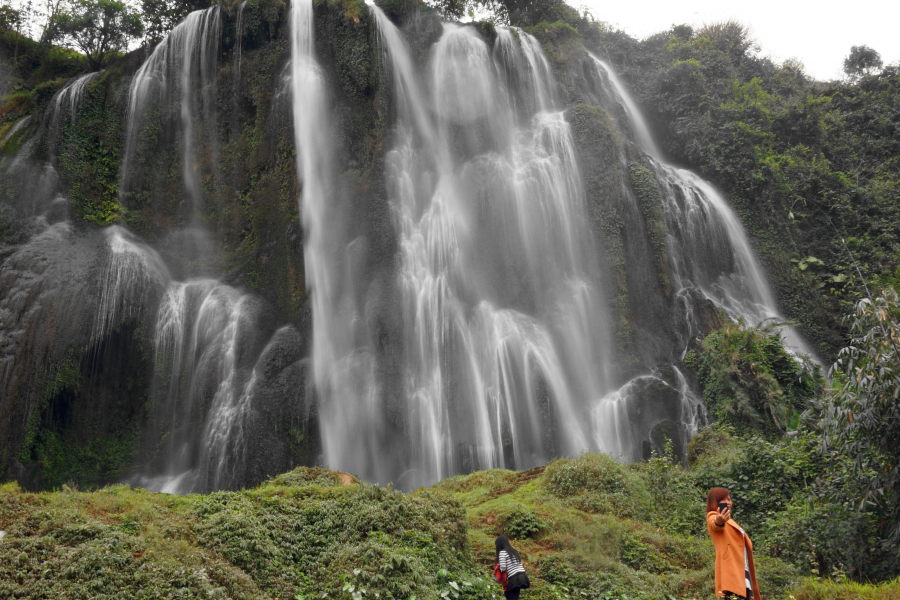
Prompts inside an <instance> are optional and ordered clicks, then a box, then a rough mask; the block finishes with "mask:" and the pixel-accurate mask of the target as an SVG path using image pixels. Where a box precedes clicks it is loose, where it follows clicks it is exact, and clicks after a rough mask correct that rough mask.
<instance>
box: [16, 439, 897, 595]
mask: <svg viewBox="0 0 900 600" xmlns="http://www.w3.org/2000/svg"><path fill="white" fill-rule="evenodd" d="M679 473H686V472H685V471H683V470H681V469H680V467H678V466H676V465H672V464H671V463H670V462H669V461H666V460H665V459H659V458H657V459H654V460H651V461H649V462H648V463H641V464H631V465H625V464H622V463H619V462H617V461H616V460H614V459H613V458H611V457H609V456H606V455H601V454H585V455H583V456H581V457H578V458H575V459H559V460H556V461H554V462H552V463H551V464H550V465H548V466H546V467H539V468H535V469H531V470H528V471H524V472H514V471H503V470H488V471H479V472H476V473H473V474H471V475H465V476H456V477H451V478H449V479H446V480H444V481H442V482H440V483H438V484H436V485H435V486H433V487H431V488H425V489H420V490H417V491H415V492H412V493H409V494H405V493H400V492H396V491H393V490H391V489H390V488H381V487H378V486H372V485H368V484H366V483H364V482H361V481H359V480H358V479H356V478H353V477H350V476H347V475H346V474H340V473H335V472H332V471H327V470H324V469H310V468H302V467H301V468H298V469H296V470H294V471H291V472H289V473H285V474H283V475H280V476H278V477H276V478H274V479H272V480H269V481H267V482H264V483H263V484H261V485H260V486H258V487H256V488H254V489H251V490H243V491H239V492H216V493H213V494H208V495H191V496H171V495H166V494H156V493H150V492H147V491H145V490H141V489H132V488H130V487H128V486H125V485H115V486H110V487H107V488H104V489H101V490H98V491H93V492H79V491H77V490H74V489H71V488H69V487H68V486H63V489H62V490H61V491H57V492H44V493H38V494H32V493H24V492H22V491H21V490H20V489H19V487H18V486H17V485H16V484H15V483H8V484H4V485H2V486H0V530H4V531H6V532H7V535H6V537H5V538H3V540H2V541H0V598H21V597H26V598H63V597H64V598H72V599H78V598H122V597H129V598H132V597H133V598H175V597H177V598H248V599H249V598H292V599H294V600H312V599H313V598H321V599H323V600H327V599H329V598H335V599H337V598H342V599H346V600H364V599H368V600H375V599H378V600H381V599H389V598H398V599H399V598H407V599H410V600H412V599H426V598H434V599H438V598H440V599H446V600H460V599H463V600H468V599H470V598H472V599H475V598H478V599H484V600H487V599H489V598H499V597H500V595H499V593H500V588H499V586H497V584H496V583H494V582H493V581H492V579H491V576H490V571H491V568H492V566H493V562H494V538H495V536H496V535H498V534H500V533H506V534H512V537H514V538H516V539H513V545H514V546H515V547H516V549H518V550H519V551H520V553H521V555H522V558H523V561H524V563H525V566H526V568H527V570H528V572H529V577H530V578H531V581H532V587H531V589H529V590H528V591H527V593H526V595H525V596H523V597H527V598H529V599H530V600H561V599H563V598H594V599H600V600H626V599H627V600H644V599H646V600H651V599H653V600H656V599H660V600H673V599H674V600H683V599H700V598H708V599H711V598H713V568H714V551H713V547H712V544H711V543H710V541H709V539H708V536H707V535H706V533H705V530H703V529H702V528H696V529H694V530H693V531H679V527H682V526H681V525H678V523H681V522H682V520H683V519H685V518H688V517H690V518H693V515H694V513H692V512H690V511H695V512H698V513H699V515H700V517H699V519H700V521H701V523H702V507H700V510H699V511H697V510H696V508H697V507H696V506H694V504H696V498H695V497H693V496H692V493H693V492H691V491H690V490H689V489H687V488H684V485H685V483H684V481H680V480H679V479H678V477H680V476H681V475H679ZM667 477H668V478H669V479H667V480H666V481H665V482H664V484H660V483H659V482H660V481H661V478H662V479H665V478H667ZM679 486H682V487H679ZM670 488H671V490H674V492H673V493H674V494H676V495H681V496H688V501H687V502H682V503H680V504H679V502H677V500H678V499H677V498H676V497H674V496H671V497H666V496H665V494H667V493H669V492H667V491H666V490H667V489H670ZM686 490H687V491H686ZM694 492H696V490H694ZM661 494H662V495H661ZM684 511H687V512H686V513H685V516H679V514H680V513H681V512H684ZM673 515H674V516H673ZM673 519H674V520H673ZM757 565H758V572H759V574H760V580H759V583H760V587H761V590H762V592H763V595H764V597H766V598H783V599H785V600H789V599H790V598H792V597H793V598H794V599H795V600H857V599H858V600H887V599H888V598H897V597H898V591H900V580H897V581H894V582H892V583H887V584H883V585H863V584H856V583H848V582H834V581H827V580H825V581H823V580H818V579H812V578H804V577H801V576H800V574H799V572H798V571H797V569H796V568H795V567H792V566H791V565H788V564H786V563H784V562H782V561H780V560H778V559H775V558H771V557H768V556H766V555H765V552H764V551H760V552H758V553H757Z"/></svg>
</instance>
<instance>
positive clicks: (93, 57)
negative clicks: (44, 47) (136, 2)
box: [50, 0, 144, 70]
mask: <svg viewBox="0 0 900 600" xmlns="http://www.w3.org/2000/svg"><path fill="white" fill-rule="evenodd" d="M50 27H51V29H52V36H53V37H54V38H62V39H63V40H66V41H68V42H69V43H70V44H71V45H73V46H74V47H76V48H78V49H79V50H80V51H81V52H83V53H84V55H85V56H86V57H87V59H88V63H89V65H90V67H91V69H92V70H98V69H102V68H103V65H104V64H105V63H106V59H107V58H108V57H109V56H110V55H111V54H113V53H115V52H120V51H122V50H124V49H125V48H126V47H127V45H128V41H129V40H131V39H134V38H138V37H140V36H141V35H142V34H143V33H144V25H143V23H142V22H141V16H140V14H139V13H138V12H137V11H133V10H132V9H131V8H129V7H128V6H127V5H126V4H124V3H123V2H117V1H116V0H76V1H75V2H74V3H73V4H72V7H71V8H70V9H69V10H66V11H61V12H60V13H58V14H56V15H55V16H54V17H53V20H52V22H51V25H50Z"/></svg>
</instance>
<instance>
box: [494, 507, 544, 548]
mask: <svg viewBox="0 0 900 600" xmlns="http://www.w3.org/2000/svg"><path fill="white" fill-rule="evenodd" d="M543 526H544V524H543V522H542V521H541V520H540V518H539V517H538V516H537V514H535V512H534V511H531V510H524V509H521V508H518V509H516V510H514V511H513V512H512V513H510V514H509V515H507V516H506V517H505V518H504V519H502V521H501V525H500V529H501V531H502V532H503V533H506V534H507V535H508V536H509V537H510V539H514V540H524V539H525V538H533V537H535V536H537V534H538V533H540V531H541V527H543Z"/></svg>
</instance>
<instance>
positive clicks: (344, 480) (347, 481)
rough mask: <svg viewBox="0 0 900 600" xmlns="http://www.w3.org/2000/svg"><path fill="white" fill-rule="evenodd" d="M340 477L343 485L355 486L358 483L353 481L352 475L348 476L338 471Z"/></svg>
mask: <svg viewBox="0 0 900 600" xmlns="http://www.w3.org/2000/svg"><path fill="white" fill-rule="evenodd" d="M337 475H338V477H340V478H341V485H353V484H354V483H356V481H354V480H353V476H352V475H347V474H346V473H341V472H340V471H338V474H337Z"/></svg>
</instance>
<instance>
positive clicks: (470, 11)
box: [429, 0, 579, 27]
mask: <svg viewBox="0 0 900 600" xmlns="http://www.w3.org/2000/svg"><path fill="white" fill-rule="evenodd" d="M429 4H431V5H432V6H434V7H435V8H436V9H437V10H438V11H439V12H440V13H441V14H442V15H443V16H444V17H446V18H448V19H454V20H456V19H460V18H462V17H464V16H466V15H468V16H470V17H475V16H476V15H480V14H484V13H486V14H487V15H488V16H489V18H490V20H491V21H492V22H496V23H499V24H504V25H507V24H509V25H519V26H523V27H524V26H528V25H535V24H536V23H540V22H547V23H554V22H556V21H560V20H566V21H577V20H578V19H579V17H578V13H577V12H576V11H575V10H574V9H573V8H572V7H571V6H569V5H568V4H566V3H565V2H564V1H563V0H432V1H431V2H429Z"/></svg>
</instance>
